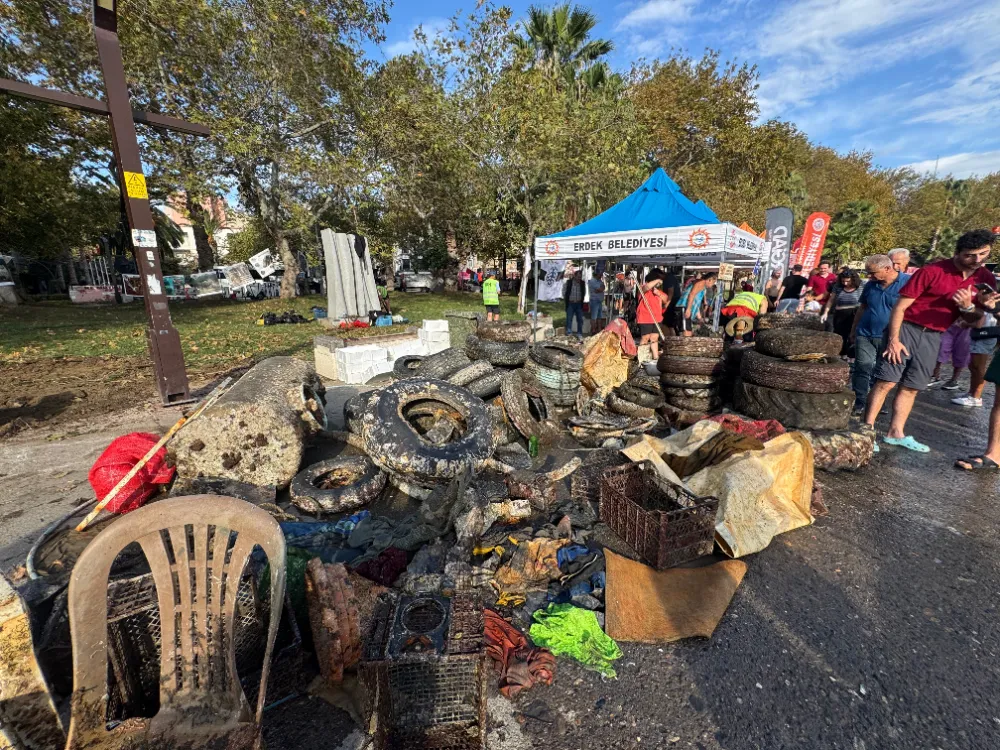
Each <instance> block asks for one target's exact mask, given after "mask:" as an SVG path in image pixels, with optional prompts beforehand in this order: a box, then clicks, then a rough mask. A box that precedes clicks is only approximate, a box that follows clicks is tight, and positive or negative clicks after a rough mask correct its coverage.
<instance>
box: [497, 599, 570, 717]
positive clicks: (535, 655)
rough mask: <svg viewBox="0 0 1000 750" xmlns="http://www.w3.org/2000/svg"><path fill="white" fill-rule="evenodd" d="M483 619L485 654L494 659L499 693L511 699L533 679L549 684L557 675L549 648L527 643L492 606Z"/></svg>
mask: <svg viewBox="0 0 1000 750" xmlns="http://www.w3.org/2000/svg"><path fill="white" fill-rule="evenodd" d="M483 613H484V615H485V618H486V633H485V634H486V653H487V655H488V656H489V657H490V658H491V659H492V660H493V661H494V662H495V666H496V670H497V674H498V675H499V677H500V683H499V687H500V692H501V693H502V694H503V695H504V696H506V697H507V698H513V697H514V696H516V695H517V694H518V693H520V692H521V691H522V690H527V689H528V688H530V687H531V686H532V685H534V684H535V683H536V682H539V683H541V684H543V685H551V684H552V681H553V680H554V679H555V678H556V658H555V657H554V656H553V655H552V652H551V651H548V650H547V649H544V648H536V647H534V646H529V645H528V639H527V638H525V637H524V633H522V632H521V631H520V630H518V629H517V628H515V627H514V626H513V625H511V624H510V623H508V622H507V621H506V620H505V619H503V617H501V616H500V615H499V614H497V613H496V612H494V611H493V610H491V609H487V610H484V611H483Z"/></svg>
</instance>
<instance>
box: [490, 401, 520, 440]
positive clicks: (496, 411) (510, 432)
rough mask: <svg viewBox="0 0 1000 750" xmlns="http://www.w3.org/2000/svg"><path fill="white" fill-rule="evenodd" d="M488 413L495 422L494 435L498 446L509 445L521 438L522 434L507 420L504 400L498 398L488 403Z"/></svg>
mask: <svg viewBox="0 0 1000 750" xmlns="http://www.w3.org/2000/svg"><path fill="white" fill-rule="evenodd" d="M486 411H487V412H488V413H489V415H490V419H491V420H492V421H493V435H494V439H495V440H496V442H497V445H498V446H500V445H507V444H508V443H512V442H514V441H516V440H518V439H519V438H520V437H521V433H520V432H518V431H517V429H516V428H515V427H514V425H513V424H511V422H510V420H509V419H507V412H506V411H505V410H504V407H503V399H502V398H499V397H497V398H494V399H493V400H492V401H488V402H486Z"/></svg>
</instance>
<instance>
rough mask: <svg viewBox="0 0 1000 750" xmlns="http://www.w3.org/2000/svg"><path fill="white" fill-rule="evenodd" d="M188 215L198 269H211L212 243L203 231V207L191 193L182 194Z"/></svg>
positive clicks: (213, 260) (212, 265) (213, 258)
mask: <svg viewBox="0 0 1000 750" xmlns="http://www.w3.org/2000/svg"><path fill="white" fill-rule="evenodd" d="M184 201H185V203H186V207H187V212H188V216H190V217H191V229H192V231H193V232H194V246H195V250H197V252H198V270H199V271H211V270H212V268H213V267H214V266H215V253H214V252H213V251H212V245H211V243H210V242H209V241H208V232H206V231H205V209H204V207H203V206H202V205H201V203H199V202H198V201H196V200H194V198H192V197H191V193H185V194H184Z"/></svg>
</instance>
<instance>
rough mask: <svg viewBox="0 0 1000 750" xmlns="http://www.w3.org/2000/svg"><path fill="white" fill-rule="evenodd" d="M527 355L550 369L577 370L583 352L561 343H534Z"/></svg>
mask: <svg viewBox="0 0 1000 750" xmlns="http://www.w3.org/2000/svg"><path fill="white" fill-rule="evenodd" d="M528 356H529V357H530V358H531V360H532V361H533V362H536V363H537V364H539V365H541V366H542V367H548V368H550V369H552V370H560V371H561V370H569V371H577V372H578V371H579V370H580V368H581V367H583V354H581V353H580V352H579V351H578V350H576V349H574V348H573V347H571V346H565V345H563V344H535V345H534V346H533V347H531V351H530V353H529V354H528Z"/></svg>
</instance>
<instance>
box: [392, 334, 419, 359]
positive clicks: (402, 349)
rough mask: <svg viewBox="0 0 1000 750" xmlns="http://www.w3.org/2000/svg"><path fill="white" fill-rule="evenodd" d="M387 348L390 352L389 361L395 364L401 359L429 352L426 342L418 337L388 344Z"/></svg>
mask: <svg viewBox="0 0 1000 750" xmlns="http://www.w3.org/2000/svg"><path fill="white" fill-rule="evenodd" d="M385 348H386V350H387V351H388V352H389V356H388V359H391V360H392V361H393V362H395V361H396V360H397V359H399V358H400V357H408V356H411V355H420V354H424V353H425V352H426V350H427V347H425V346H424V342H423V341H422V340H421V339H420V338H418V337H414V338H412V339H405V340H402V341H397V342H394V343H392V344H388V345H387V346H386V347H385Z"/></svg>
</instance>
